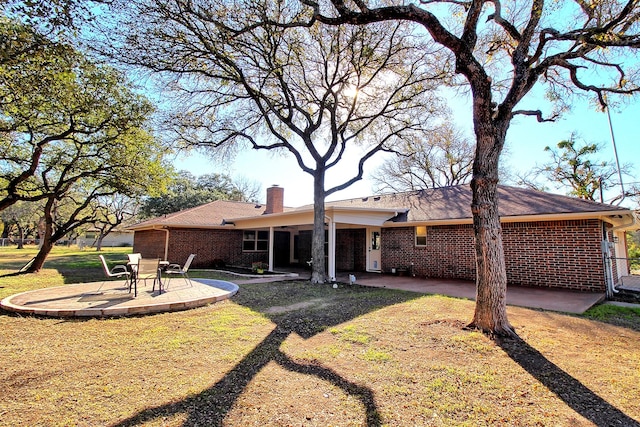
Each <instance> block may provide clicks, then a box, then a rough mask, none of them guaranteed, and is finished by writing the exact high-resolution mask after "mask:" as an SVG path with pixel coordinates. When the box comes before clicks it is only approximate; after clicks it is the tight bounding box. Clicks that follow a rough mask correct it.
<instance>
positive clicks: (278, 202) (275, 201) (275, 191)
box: [264, 185, 284, 214]
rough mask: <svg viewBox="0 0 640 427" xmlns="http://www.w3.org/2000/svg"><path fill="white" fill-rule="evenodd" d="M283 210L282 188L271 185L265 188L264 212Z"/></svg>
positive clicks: (270, 212)
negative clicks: (265, 206) (265, 202)
mask: <svg viewBox="0 0 640 427" xmlns="http://www.w3.org/2000/svg"><path fill="white" fill-rule="evenodd" d="M283 211H284V188H281V187H278V186H277V185H272V186H271V187H269V188H267V208H266V209H265V211H264V213H265V214H272V213H281V212H283Z"/></svg>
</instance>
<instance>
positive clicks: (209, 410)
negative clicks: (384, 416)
mask: <svg viewBox="0 0 640 427" xmlns="http://www.w3.org/2000/svg"><path fill="white" fill-rule="evenodd" d="M263 286H264V285H263ZM295 286H298V287H308V288H307V289H313V290H312V291H311V292H310V293H307V294H306V295H305V291H304V289H303V290H302V291H300V289H295ZM318 288H320V289H323V290H324V292H325V293H326V295H330V296H329V297H328V298H327V299H326V300H324V301H323V302H322V304H319V305H317V306H316V307H313V306H311V307H310V306H306V307H304V308H301V309H296V310H290V311H286V310H285V311H284V312H280V313H278V314H270V313H269V312H268V311H267V309H268V308H269V307H271V306H273V305H275V304H277V305H279V306H281V305H283V302H282V301H285V302H284V304H287V305H289V306H292V307H293V306H296V304H300V303H304V302H305V301H309V300H317V299H318V294H317V290H318ZM314 292H315V295H314ZM296 293H299V294H300V295H299V296H296ZM420 296H421V295H419V294H416V293H411V292H402V291H389V290H386V289H385V290H372V289H367V288H360V287H346V288H342V289H340V290H339V291H335V290H333V289H331V288H330V286H329V285H312V286H310V285H308V284H302V283H300V282H297V284H296V283H287V284H278V285H277V286H275V287H274V288H273V291H272V292H271V293H269V292H267V293H264V292H262V293H260V295H259V296H258V297H257V298H252V295H251V292H246V291H241V292H239V294H238V295H237V298H234V301H235V302H237V303H239V304H242V305H245V306H248V307H250V308H251V309H253V310H255V311H259V312H262V313H264V314H265V315H267V316H268V317H269V318H270V319H271V321H273V322H274V323H275V325H276V327H275V329H274V330H273V331H272V332H271V333H270V334H269V335H267V336H266V337H265V338H264V339H263V340H262V341H261V342H260V343H259V344H258V345H257V346H256V347H255V348H254V349H253V350H252V351H251V352H250V353H248V354H247V355H246V356H245V357H244V359H242V360H241V361H240V362H239V363H238V364H237V365H236V366H235V367H234V368H233V369H232V370H231V371H229V372H228V373H227V374H226V375H225V376H224V377H223V378H222V379H221V380H220V381H218V382H217V383H216V384H214V385H213V386H212V387H211V388H209V389H207V390H204V391H203V392H201V393H199V394H197V395H194V396H190V397H188V398H186V399H183V400H181V401H179V402H174V403H169V404H165V405H160V406H156V407H152V408H147V409H145V410H143V411H141V412H139V413H137V414H135V415H133V416H132V417H130V418H128V419H126V420H123V421H121V422H119V423H117V424H114V425H113V426H114V427H127V426H135V425H141V424H144V423H147V422H150V421H152V420H158V419H163V418H165V417H171V416H173V415H177V414H187V420H186V421H185V422H184V424H183V425H184V426H202V425H206V426H221V425H223V424H224V421H225V417H226V415H227V413H228V412H229V411H230V410H231V409H232V408H233V406H234V404H235V402H236V401H237V400H238V398H239V397H240V396H241V395H242V393H243V392H244V391H245V389H246V388H247V386H248V385H249V383H250V382H251V381H252V380H253V379H254V378H255V376H256V375H258V373H259V372H260V371H261V370H262V369H263V368H264V367H265V366H266V365H267V364H268V363H269V362H272V361H273V362H275V363H277V364H278V365H279V366H281V367H282V368H284V369H286V370H288V371H290V372H295V373H299V374H304V375H310V376H313V377H316V378H319V379H321V380H324V381H327V382H329V383H331V384H333V385H334V386H336V387H338V388H340V389H341V390H342V391H343V392H344V393H346V394H348V395H350V396H352V397H354V398H355V399H357V400H358V401H359V402H360V404H361V405H362V407H363V411H364V414H363V418H364V421H365V423H366V425H367V426H371V427H376V426H380V425H381V424H382V421H381V419H380V416H379V413H378V408H377V405H376V403H375V396H374V393H373V391H372V390H371V389H370V388H368V387H367V386H365V385H362V384H358V383H356V382H353V381H350V380H349V379H347V378H344V377H342V376H341V375H340V374H338V373H337V372H335V371H333V370H332V369H329V368H326V367H323V366H321V365H319V364H314V363H309V364H302V363H298V362H296V361H294V360H292V359H291V358H290V357H289V356H287V355H286V354H285V353H284V352H282V351H281V350H280V347H281V345H282V343H283V342H284V341H285V340H286V339H287V337H289V335H291V334H293V333H295V334H298V335H300V336H301V337H303V338H305V339H309V338H311V337H313V336H314V335H316V334H318V333H321V332H323V331H324V330H326V329H327V328H328V327H331V326H335V325H339V324H341V323H344V322H347V321H349V320H352V319H354V318H356V317H358V316H361V315H364V314H367V313H369V312H372V311H375V310H378V309H381V308H383V307H385V306H390V305H393V304H398V303H402V302H406V301H409V300H411V299H415V298H418V297H420Z"/></svg>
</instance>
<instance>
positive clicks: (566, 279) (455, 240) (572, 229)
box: [382, 220, 605, 291]
mask: <svg viewBox="0 0 640 427" xmlns="http://www.w3.org/2000/svg"><path fill="white" fill-rule="evenodd" d="M502 232H503V242H504V251H505V262H506V268H507V281H508V283H509V284H514V285H516V284H517V285H524V286H543V287H557V288H567V289H580V290H588V291H604V286H605V284H604V283H605V282H604V271H603V266H602V254H601V250H600V241H601V222H600V221H597V220H579V221H549V222H534V223H506V224H503V230H502ZM382 233H383V234H382V267H383V270H384V271H387V272H388V271H390V270H391V268H393V267H396V268H397V267H412V268H413V272H414V273H415V274H416V275H417V276H423V277H439V278H459V279H467V280H475V271H476V268H475V249H474V244H473V241H474V239H473V228H472V226H471V225H454V226H438V227H429V228H428V230H427V246H425V247H416V246H415V243H414V228H413V227H406V228H386V229H383V230H382ZM412 263H413V265H411V264H412Z"/></svg>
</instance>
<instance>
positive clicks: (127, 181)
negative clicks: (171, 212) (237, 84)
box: [0, 18, 166, 272]
mask: <svg viewBox="0 0 640 427" xmlns="http://www.w3.org/2000/svg"><path fill="white" fill-rule="evenodd" d="M0 35H2V36H3V37H2V38H0V44H1V46H2V47H3V48H4V50H3V53H4V54H5V55H4V56H3V57H2V61H0V82H1V84H0V161H1V162H0V210H2V209H5V208H6V207H8V206H11V205H13V204H15V203H16V202H17V201H23V202H38V201H40V202H41V203H42V204H43V206H44V212H43V218H44V233H43V235H42V236H41V239H42V240H41V248H40V251H39V253H38V255H37V256H36V258H35V261H34V262H33V263H32V264H31V266H30V267H29V269H28V270H27V271H28V272H37V271H39V270H40V269H41V268H42V266H43V264H44V261H45V259H46V257H47V255H48V253H49V251H50V250H51V248H52V247H53V245H54V244H55V242H56V241H57V240H59V239H61V238H62V237H64V236H65V235H67V234H68V233H70V232H72V231H73V230H75V229H77V228H78V227H81V226H83V225H85V224H89V223H91V222H93V220H94V219H95V215H96V212H97V211H96V209H95V205H94V201H95V200H96V199H98V198H101V197H105V196H110V195H114V194H116V193H121V194H125V195H129V196H139V195H141V194H143V193H146V192H147V191H149V190H152V189H153V188H154V187H156V186H161V183H162V180H163V178H164V176H165V174H166V168H165V167H164V164H163V155H164V154H165V150H163V147H162V146H161V145H160V143H159V141H157V140H156V139H154V138H152V136H151V135H150V133H149V132H148V130H147V120H148V119H149V117H150V115H151V114H152V112H153V106H152V105H151V104H150V102H149V101H148V100H146V99H145V98H144V97H142V96H140V95H139V94H137V93H136V91H135V89H134V87H133V86H132V85H131V84H130V83H128V82H127V80H126V79H125V78H124V77H123V75H122V74H121V73H119V72H117V71H115V70H113V69H111V68H108V67H104V66H99V65H96V64H94V63H92V62H91V61H89V60H88V59H87V58H86V57H85V56H84V55H82V54H80V53H79V52H78V51H77V50H75V49H74V48H73V47H72V46H69V45H67V44H64V43H61V42H56V41H52V40H49V39H47V38H46V37H44V36H42V35H41V34H39V33H38V32H37V31H36V30H35V29H34V28H32V27H30V26H28V25H24V24H21V23H18V22H15V21H12V20H9V19H6V18H0Z"/></svg>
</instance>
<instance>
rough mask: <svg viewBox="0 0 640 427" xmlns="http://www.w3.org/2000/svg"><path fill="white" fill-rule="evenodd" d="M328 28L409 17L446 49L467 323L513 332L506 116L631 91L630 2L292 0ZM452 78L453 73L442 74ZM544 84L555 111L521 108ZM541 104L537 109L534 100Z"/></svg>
mask: <svg viewBox="0 0 640 427" xmlns="http://www.w3.org/2000/svg"><path fill="white" fill-rule="evenodd" d="M301 1H302V3H304V4H306V5H308V6H309V7H310V13H312V14H313V18H312V19H311V21H310V22H307V23H301V25H311V24H312V23H313V22H315V21H320V22H322V23H324V24H328V25H345V24H352V25H370V24H374V23H375V24H377V23H379V22H382V21H399V20H400V21H403V22H407V21H409V22H413V23H415V24H417V26H419V29H420V31H419V32H420V34H423V35H424V36H425V38H428V39H430V40H433V41H435V42H436V43H437V44H439V45H440V46H442V47H443V48H445V49H446V50H447V51H448V52H449V53H450V54H451V55H453V56H454V62H455V69H454V70H455V75H457V76H459V77H461V78H462V79H463V82H464V83H466V84H467V85H468V87H469V90H470V93H471V97H472V101H473V102H472V109H473V123H474V131H475V136H476V152H475V156H474V162H473V177H472V179H471V188H472V192H473V201H472V205H471V212H472V215H473V226H474V236H475V246H476V265H477V276H476V308H475V313H474V317H473V320H472V322H471V324H470V326H472V327H476V328H478V329H481V330H483V331H485V332H488V333H492V334H497V335H515V332H514V330H513V328H512V326H511V325H510V323H509V321H508V318H507V311H506V292H507V274H506V266H505V260H504V249H503V245H502V228H501V226H500V216H499V213H498V197H497V186H498V180H499V178H498V165H499V160H500V154H501V152H502V150H503V147H504V143H505V139H506V136H507V131H508V129H509V126H510V124H511V121H512V119H513V118H514V117H516V116H518V115H525V116H531V117H535V118H537V119H538V121H544V120H549V119H553V118H554V117H556V115H557V113H559V112H560V111H561V110H562V109H563V108H565V107H568V106H569V105H570V104H571V102H572V98H573V97H572V95H573V93H574V92H576V91H577V92H582V93H584V94H592V95H593V97H594V99H595V101H596V102H597V103H599V105H601V106H605V105H607V101H606V100H605V95H606V94H607V93H611V94H621V95H625V94H634V93H637V92H638V91H640V87H639V86H638V83H639V82H638V78H639V76H638V74H637V69H638V65H639V64H638V60H637V56H636V55H637V54H636V53H635V52H636V51H635V49H636V48H638V47H640V34H639V32H638V30H639V29H640V24H639V22H638V16H639V14H640V2H638V1H637V0H626V1H612V0H603V1H593V2H584V1H579V0H578V1H570V0H565V1H545V0H532V1H530V2H527V3H522V4H521V3H520V2H516V1H506V2H502V1H485V0H469V1H449V0H433V1H424V2H419V3H418V4H417V5H416V4H413V3H411V4H407V3H406V2H404V1H389V2H384V4H380V3H379V2H369V1H366V0H358V1H353V2H344V1H342V0H331V1H314V0H301ZM452 77H453V76H452ZM542 84H546V87H547V89H548V93H547V99H549V100H551V101H553V102H555V103H556V106H557V108H556V110H555V111H553V112H549V113H547V114H544V112H543V110H542V108H539V109H538V108H535V107H534V108H533V109H531V108H527V107H524V108H523V106H522V101H523V100H524V98H525V96H526V95H527V94H529V93H530V92H531V91H532V89H533V88H534V87H536V86H539V85H542ZM540 107H542V106H540Z"/></svg>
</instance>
